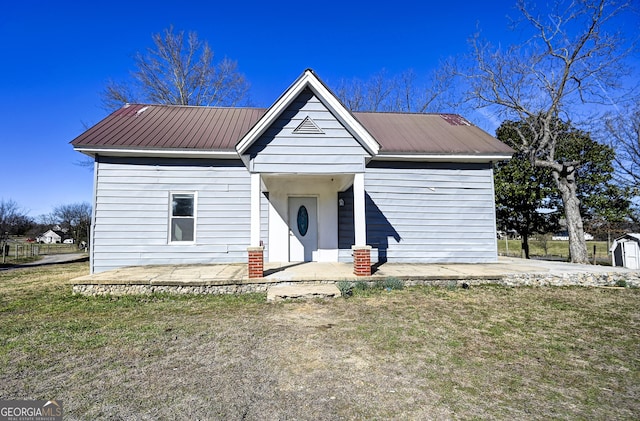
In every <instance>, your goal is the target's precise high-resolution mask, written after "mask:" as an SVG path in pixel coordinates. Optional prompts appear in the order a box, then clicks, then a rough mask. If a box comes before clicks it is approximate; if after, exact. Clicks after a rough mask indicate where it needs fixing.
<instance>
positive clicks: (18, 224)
mask: <svg viewBox="0 0 640 421" xmlns="http://www.w3.org/2000/svg"><path fill="white" fill-rule="evenodd" d="M54 226H59V227H60V228H61V229H62V230H65V231H66V232H67V233H68V235H69V236H70V237H71V238H73V239H74V241H75V242H76V243H77V244H80V243H82V242H83V241H85V242H88V239H89V229H90V227H91V205H90V204H89V203H87V202H80V203H71V204H66V205H58V206H56V207H54V208H53V211H52V212H51V213H49V214H45V215H40V216H37V217H35V218H34V217H31V216H29V212H28V211H27V210H25V209H24V208H22V207H21V206H20V205H19V204H18V203H17V202H16V201H15V200H12V199H0V237H1V238H2V240H3V241H6V240H7V239H8V238H10V237H29V238H36V237H37V236H38V235H40V234H43V233H45V232H46V231H47V230H49V229H52V228H53V227H54Z"/></svg>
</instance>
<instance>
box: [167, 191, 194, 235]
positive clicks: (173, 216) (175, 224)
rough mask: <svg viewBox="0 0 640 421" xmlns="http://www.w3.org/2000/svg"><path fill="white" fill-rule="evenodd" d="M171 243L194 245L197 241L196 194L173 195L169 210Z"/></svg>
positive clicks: (181, 193) (176, 193)
mask: <svg viewBox="0 0 640 421" xmlns="http://www.w3.org/2000/svg"><path fill="white" fill-rule="evenodd" d="M169 231H170V232H169V242H170V243H185V242H187V243H193V242H195V240H196V194H195V193H194V192H174V193H171V201H170V209H169Z"/></svg>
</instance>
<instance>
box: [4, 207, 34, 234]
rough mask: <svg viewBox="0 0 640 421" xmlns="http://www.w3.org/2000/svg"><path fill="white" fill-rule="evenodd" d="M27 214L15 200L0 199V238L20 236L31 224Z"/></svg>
mask: <svg viewBox="0 0 640 421" xmlns="http://www.w3.org/2000/svg"><path fill="white" fill-rule="evenodd" d="M27 213H28V212H26V211H25V210H23V209H22V208H21V207H20V206H19V205H18V203H17V202H16V201H15V200H12V199H7V200H5V199H0V236H6V235H10V234H22V231H25V230H26V229H27V228H28V225H29V224H33V221H32V220H31V218H30V217H29V216H27ZM3 238H4V237H3Z"/></svg>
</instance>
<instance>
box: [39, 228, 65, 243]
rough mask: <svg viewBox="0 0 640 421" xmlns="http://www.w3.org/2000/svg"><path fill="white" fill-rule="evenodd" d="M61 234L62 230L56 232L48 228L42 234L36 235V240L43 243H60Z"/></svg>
mask: <svg viewBox="0 0 640 421" xmlns="http://www.w3.org/2000/svg"><path fill="white" fill-rule="evenodd" d="M63 235H64V233H63V232H60V231H59V232H56V231H54V230H48V231H47V232H45V233H44V234H40V235H39V236H37V237H36V241H37V242H38V243H45V244H56V243H61V242H62V236H63Z"/></svg>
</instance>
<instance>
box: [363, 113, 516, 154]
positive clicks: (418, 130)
mask: <svg viewBox="0 0 640 421" xmlns="http://www.w3.org/2000/svg"><path fill="white" fill-rule="evenodd" d="M354 115H355V116H356V118H357V119H358V121H360V123H361V124H362V125H363V126H364V127H365V128H366V129H367V130H368V131H369V133H371V135H372V136H373V137H374V138H375V139H376V140H377V141H378V142H379V143H380V145H382V150H381V151H380V154H381V155H385V154H390V153H398V154H436V155H438V154H454V155H456V154H479V155H484V154H511V153H513V150H512V149H511V148H510V147H509V146H507V145H505V144H504V143H502V142H500V141H499V140H498V139H496V138H495V137H493V136H491V135H489V133H487V132H485V131H484V130H481V129H479V128H478V127H476V126H474V125H473V124H471V123H469V122H468V121H467V120H465V119H464V118H463V117H461V116H459V115H457V114H415V113H414V114H411V113H354Z"/></svg>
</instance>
